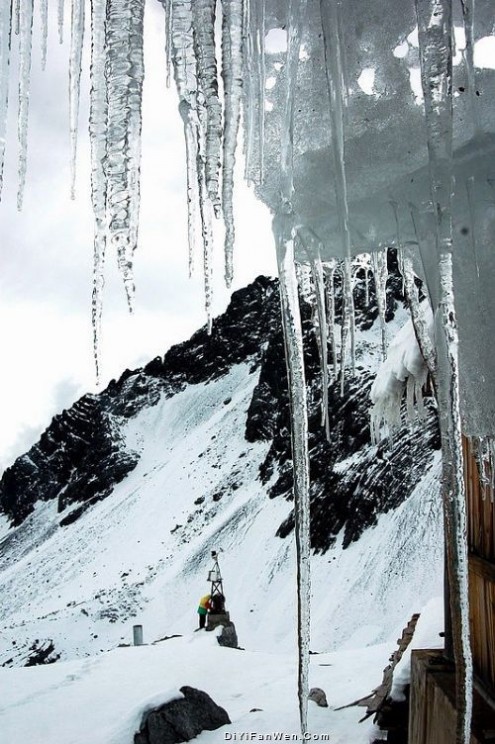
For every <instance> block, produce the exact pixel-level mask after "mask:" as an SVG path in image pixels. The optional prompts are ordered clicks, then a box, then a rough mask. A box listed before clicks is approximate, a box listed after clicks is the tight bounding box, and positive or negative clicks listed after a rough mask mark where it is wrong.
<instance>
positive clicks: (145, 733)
mask: <svg viewBox="0 0 495 744" xmlns="http://www.w3.org/2000/svg"><path fill="white" fill-rule="evenodd" d="M180 691H181V693H182V694H183V696H184V697H183V698H180V699H178V700H170V701H169V702H168V703H165V704H164V705H161V706H160V707H158V708H155V709H153V710H151V711H149V712H148V713H146V714H145V716H144V717H143V721H142V723H141V727H140V729H139V731H138V732H137V733H136V734H135V735H134V744H178V742H183V741H189V740H190V739H194V737H195V736H198V734H200V733H201V732H202V731H205V730H206V731H214V730H215V729H217V728H220V726H225V724H227V723H230V719H229V716H228V714H227V712H226V711H225V710H224V709H223V708H220V706H218V705H217V704H216V703H215V702H214V701H213V700H212V699H211V697H210V696H209V695H207V694H206V692H203V691H202V690H196V689H194V687H181V688H180Z"/></svg>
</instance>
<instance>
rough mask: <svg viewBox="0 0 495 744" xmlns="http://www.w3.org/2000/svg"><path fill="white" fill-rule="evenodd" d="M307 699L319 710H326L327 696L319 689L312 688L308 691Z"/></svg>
mask: <svg viewBox="0 0 495 744" xmlns="http://www.w3.org/2000/svg"><path fill="white" fill-rule="evenodd" d="M308 699H309V700H313V702H315V703H316V705H319V706H320V708H328V703H327V696H326V695H325V691H324V690H322V689H321V687H312V688H311V690H310V691H309V695H308Z"/></svg>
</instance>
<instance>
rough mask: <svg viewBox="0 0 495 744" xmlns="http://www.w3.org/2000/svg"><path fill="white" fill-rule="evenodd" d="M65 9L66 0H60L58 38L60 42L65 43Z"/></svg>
mask: <svg viewBox="0 0 495 744" xmlns="http://www.w3.org/2000/svg"><path fill="white" fill-rule="evenodd" d="M64 10H65V0H58V6H57V25H58V40H59V43H60V44H63V43H64Z"/></svg>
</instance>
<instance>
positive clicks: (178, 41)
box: [161, 0, 199, 276]
mask: <svg viewBox="0 0 495 744" xmlns="http://www.w3.org/2000/svg"><path fill="white" fill-rule="evenodd" d="M161 2H162V5H163V6H164V9H165V11H167V10H168V13H169V15H168V17H167V23H168V25H169V47H170V54H171V58H172V63H173V69H174V78H175V84H176V87H177V92H178V94H179V113H180V115H181V118H182V121H183V124H184V138H185V143H186V164H187V166H186V173H187V227H188V244H189V276H191V274H192V272H193V268H194V253H195V247H196V224H197V221H198V214H197V209H198V205H199V174H198V170H197V169H198V150H199V142H198V126H199V121H198V117H197V115H196V108H197V93H198V90H197V88H198V84H197V77H196V57H195V53H194V32H193V14H192V4H191V0H161Z"/></svg>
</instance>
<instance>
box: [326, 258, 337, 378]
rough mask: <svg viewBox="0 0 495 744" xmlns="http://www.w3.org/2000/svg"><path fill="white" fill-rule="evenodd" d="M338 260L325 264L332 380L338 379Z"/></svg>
mask: <svg viewBox="0 0 495 744" xmlns="http://www.w3.org/2000/svg"><path fill="white" fill-rule="evenodd" d="M336 268H337V260H336V259H331V260H330V261H326V262H325V263H324V264H323V271H324V274H325V276H326V297H327V316H328V321H327V329H328V340H329V342H330V346H331V347H332V375H331V378H330V381H331V382H334V381H335V380H336V379H337V338H336V333H335V269H336Z"/></svg>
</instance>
